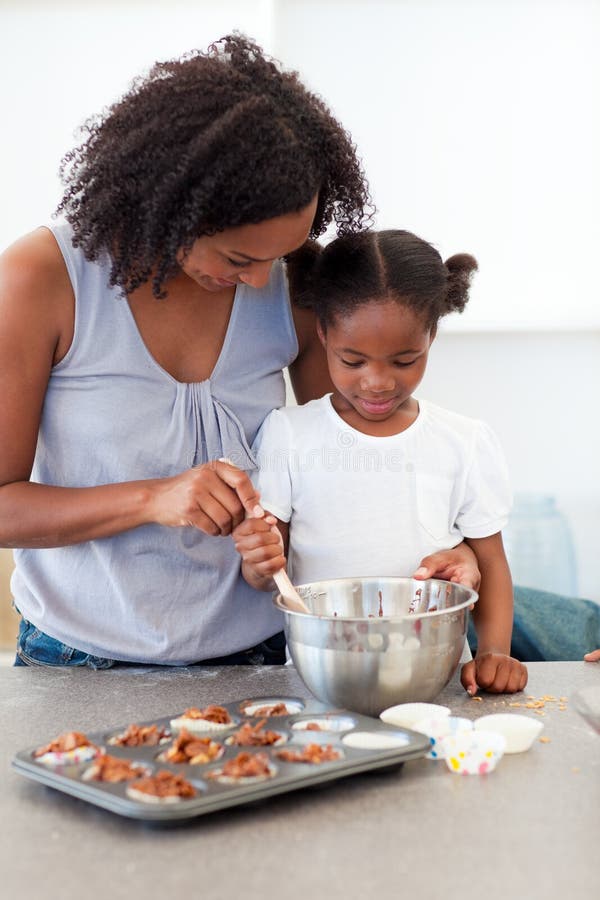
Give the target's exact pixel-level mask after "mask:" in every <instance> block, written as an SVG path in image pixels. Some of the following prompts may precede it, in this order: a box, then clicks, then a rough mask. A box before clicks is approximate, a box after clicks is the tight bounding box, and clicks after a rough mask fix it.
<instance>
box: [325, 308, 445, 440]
mask: <svg viewBox="0 0 600 900" xmlns="http://www.w3.org/2000/svg"><path fill="white" fill-rule="evenodd" d="M318 330H319V337H320V338H321V341H322V343H323V346H324V347H325V350H326V352H327V363H328V366H329V373H330V375H331V380H332V381H333V384H334V386H335V391H334V394H333V398H332V399H333V406H334V408H335V410H336V411H337V412H338V413H339V414H340V415H341V416H342V418H343V419H344V420H345V421H346V422H348V424H349V425H353V426H355V427H356V428H357V429H358V430H362V431H365V432H366V433H367V434H394V433H396V432H399V431H402V430H403V429H404V428H406V427H407V425H408V424H410V422H411V421H413V420H414V418H415V417H416V414H417V412H418V407H417V403H416V401H415V400H413V399H412V393H413V391H414V390H415V389H416V388H417V386H418V384H419V383H420V381H421V379H422V378H423V375H424V374H425V368H426V365H427V357H428V354H429V348H430V346H431V342H432V341H433V338H434V337H435V331H428V330H427V329H426V328H425V326H424V325H423V323H422V321H421V320H420V318H418V317H417V316H416V315H415V313H414V312H413V311H412V310H411V309H410V308H409V307H407V306H402V305H401V304H400V303H398V302H397V301H395V300H385V301H373V302H371V303H366V304H364V305H363V306H359V307H358V309H357V310H356V311H355V312H353V313H352V314H350V315H348V316H344V317H338V318H336V319H335V320H334V322H333V323H332V324H330V325H328V327H327V331H326V332H324V331H323V329H322V328H321V327H320V326H319V328H318ZM367 423H370V424H367ZM365 426H366V427H365Z"/></svg>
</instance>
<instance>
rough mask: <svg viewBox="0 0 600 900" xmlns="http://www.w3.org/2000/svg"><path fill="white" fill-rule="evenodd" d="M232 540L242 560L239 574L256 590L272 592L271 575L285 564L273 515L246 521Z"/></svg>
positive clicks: (237, 529) (283, 567) (236, 529)
mask: <svg viewBox="0 0 600 900" xmlns="http://www.w3.org/2000/svg"><path fill="white" fill-rule="evenodd" d="M232 537H233V541H234V543H235V549H236V550H237V552H238V553H239V554H240V556H241V557H242V574H243V576H244V578H245V579H246V581H247V582H248V584H249V585H250V586H251V587H253V588H256V589H257V590H259V591H270V590H273V587H274V585H273V581H272V576H273V575H274V574H275V572H279V570H280V569H285V567H286V565H287V562H286V558H285V556H284V542H283V537H282V534H281V532H280V530H279V528H278V527H277V519H276V518H275V516H271V515H268V514H267V515H266V516H264V518H248V519H245V520H244V521H243V522H242V523H241V524H240V525H238V526H237V528H235V529H234V532H233V535H232Z"/></svg>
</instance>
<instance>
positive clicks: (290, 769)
mask: <svg viewBox="0 0 600 900" xmlns="http://www.w3.org/2000/svg"><path fill="white" fill-rule="evenodd" d="M216 702H218V701H217V700H215V703H216ZM282 704H283V708H282ZM222 706H223V707H224V708H225V709H226V710H227V712H228V713H229V716H230V717H231V720H232V721H231V724H229V725H228V726H226V727H223V726H221V727H217V728H216V729H215V728H214V727H212V728H211V725H210V723H208V725H207V729H206V730H205V731H202V724H201V723H200V724H198V723H197V722H196V723H194V724H195V728H194V732H193V734H194V736H195V737H204V738H210V739H211V741H215V742H217V743H218V744H220V745H222V749H221V750H220V753H221V755H220V756H219V757H218V758H215V759H212V760H211V761H210V762H207V763H195V764H194V765H191V764H189V763H173V762H165V761H161V760H159V759H158V758H157V757H158V756H159V755H162V754H163V753H165V752H166V751H168V749H169V747H171V746H172V744H173V741H174V739H175V738H176V737H177V734H178V733H179V729H180V728H181V718H182V715H183V712H184V711H183V710H175V711H174V713H173V715H172V716H169V717H163V718H158V719H155V720H153V721H146V722H140V723H135V724H137V725H141V726H146V725H156V726H158V728H159V730H160V729H162V730H164V731H165V732H166V735H167V736H165V737H163V740H162V741H161V742H160V743H159V744H158V745H156V746H152V747H148V746H137V747H127V746H119V745H115V744H113V742H112V741H113V740H114V737H115V735H119V734H122V733H123V732H125V731H126V729H127V727H128V725H127V724H126V725H123V726H121V727H119V726H112V727H109V728H107V729H106V730H105V731H102V732H94V733H89V734H88V735H87V738H88V739H89V741H90V742H91V743H92V744H93V745H95V746H96V747H98V748H99V751H100V752H101V753H105V754H110V756H113V757H118V758H119V759H122V760H126V761H128V762H130V763H132V764H133V765H135V766H137V767H140V769H141V770H142V774H143V775H154V774H156V773H157V772H159V771H162V772H164V771H168V772H170V773H172V774H174V775H180V776H182V777H183V778H184V779H185V780H186V781H187V782H189V784H191V785H192V787H193V789H194V791H195V795H194V796H193V797H189V798H185V799H183V798H182V799H180V798H177V799H176V800H173V799H172V798H171V799H170V800H169V801H168V802H165V800H164V799H161V800H158V799H156V798H151V799H150V801H148V800H147V799H138V797H139V792H134V794H135V796H134V798H132V797H130V796H129V794H128V787H129V789H130V788H131V787H132V786H134V784H135V781H131V780H130V781H128V782H118V783H110V782H104V781H94V780H87V779H88V778H89V774H90V772H89V771H88V770H89V768H90V766H92V765H93V763H94V760H93V759H92V760H90V759H89V758H85V757H86V756H88V755H89V754H83V757H84V758H79V756H78V755H77V754H74V757H75V758H74V759H73V758H67V760H66V761H64V760H59V761H58V762H57V761H54V762H49V761H48V757H46V758H45V761H39V760H38V759H36V758H35V757H34V753H35V751H36V750H37V749H38V748H37V747H33V748H32V747H30V748H28V749H26V750H22V751H20V752H19V753H17V754H16V756H15V758H14V759H13V766H14V768H15V769H16V770H17V771H18V772H19V773H20V774H21V775H24V776H26V777H27V778H32V779H35V780H36V781H40V782H41V783H42V784H45V785H48V786H49V787H53V788H56V789H57V790H60V791H64V792H65V793H67V794H72V795H73V796H74V797H78V798H80V799H81V800H86V801H87V802H88V803H93V804H95V805H96V806H101V807H104V808H105V809H109V810H111V811H112V812H115V813H118V814H119V815H122V816H129V817H131V818H136V819H146V820H154V821H169V820H178V819H187V818H192V817H194V816H200V815H203V814H204V813H209V812H213V811H216V810H221V809H225V808H227V807H229V806H237V805H240V804H243V803H249V802H251V801H253V800H260V799H263V798H265V797H269V796H273V795H275V794H282V793H285V792H286V791H294V790H297V789H298V788H303V787H308V786H310V785H315V784H321V783H324V782H327V781H334V780H335V779H338V778H344V777H346V776H348V775H354V774H357V773H359V772H365V771H369V770H372V769H377V768H384V767H386V766H392V765H399V764H401V763H403V762H404V761H405V760H407V759H413V758H415V757H420V756H424V755H425V753H426V752H427V750H428V749H429V739H428V738H427V737H426V736H425V735H422V734H417V733H415V732H412V731H408V730H406V729H403V728H396V727H394V726H392V725H386V724H385V723H384V722H381V721H380V720H379V719H373V718H370V717H367V716H363V715H359V714H357V713H353V712H348V711H345V710H332V709H330V708H329V707H327V706H325V705H323V704H322V703H318V702H317V701H313V700H302V699H300V698H298V697H275V696H269V697H254V698H252V697H250V698H242V699H241V700H238V701H236V702H233V703H225V704H222ZM270 707H271V708H272V707H275V709H270ZM273 713H279V714H273ZM264 720H266V721H265V723H264V725H263V729H265V730H268V731H273V732H277V733H278V734H279V735H280V738H279V740H278V741H277V743H276V744H274V745H269V746H235V745H232V744H230V743H229V742H228V738H230V737H231V736H232V735H233V734H234V733H235V732H236V731H237V730H238V729H239V728H240V727H241V726H242V725H244V724H245V723H248V724H250V725H258V724H259V723H261V722H263V721H264ZM172 723H173V724H172ZM169 734H170V737H169V736H168V735H169ZM315 744H317V745H319V746H320V747H321V748H323V749H324V750H325V748H329V747H330V748H332V749H333V751H336V752H334V753H332V752H331V750H329V749H327V750H325V756H337V758H335V759H330V760H327V761H323V762H318V763H313V762H296V761H292V762H290V761H287V760H285V759H282V758H281V757H280V756H279V753H280V752H281V751H292V754H297V753H303V752H307V753H308V755H309V756H310V754H311V750H308V751H306V748H307V746H309V745H315ZM240 752H244V753H250V754H257V753H260V754H263V757H262V760H263V762H265V757H266V761H268V769H269V772H270V774H269V775H268V776H267V777H264V776H263V777H258V778H256V777H255V778H246V779H235V778H233V779H231V778H226V777H225V778H223V777H220V776H219V773H220V771H221V769H222V767H223V765H224V764H225V763H226V762H227V761H228V760H232V759H234V758H235V757H236V756H237V755H238V754H239V753H240ZM312 752H313V754H314V752H315V751H314V747H313V748H312ZM86 773H87V774H86Z"/></svg>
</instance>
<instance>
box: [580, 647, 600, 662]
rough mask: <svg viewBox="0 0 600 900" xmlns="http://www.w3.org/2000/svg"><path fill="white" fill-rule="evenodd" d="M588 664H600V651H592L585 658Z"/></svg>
mask: <svg viewBox="0 0 600 900" xmlns="http://www.w3.org/2000/svg"><path fill="white" fill-rule="evenodd" d="M583 658H584V659H585V661H586V662H600V650H592V652H591V653H586V654H585V656H584V657H583Z"/></svg>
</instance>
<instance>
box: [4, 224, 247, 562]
mask: <svg viewBox="0 0 600 900" xmlns="http://www.w3.org/2000/svg"><path fill="white" fill-rule="evenodd" d="M74 308H75V301H74V297H73V291H72V288H71V283H70V280H69V276H68V274H67V270H66V267H65V264H64V261H63V258H62V254H61V253H60V250H59V248H58V246H57V244H56V241H55V239H54V237H53V236H52V234H51V232H50V231H48V230H47V229H39V230H37V231H35V232H33V233H31V234H30V235H27V236H26V237H24V238H22V239H21V240H20V241H18V242H17V243H16V244H14V245H13V246H12V247H9V248H8V250H6V251H5V253H4V254H3V255H2V256H1V257H0V323H1V324H0V389H1V391H2V403H1V404H0V546H4V547H57V546H66V545H69V544H75V543H79V542H81V541H87V540H93V539H96V538H102V537H108V536H110V535H114V534H118V533H120V532H122V531H126V530H128V529H131V528H136V527H137V526H139V525H144V524H147V523H149V522H156V523H158V524H161V525H172V526H178V525H192V526H194V527H196V528H200V529H201V530H203V531H206V532H207V533H208V534H214V535H218V534H229V533H230V532H231V530H232V528H233V527H234V526H235V525H236V524H238V523H239V522H240V521H242V519H243V516H244V507H245V508H246V509H247V510H248V511H249V512H251V511H252V509H253V507H254V506H255V505H256V503H257V499H258V498H257V495H256V492H255V490H254V488H253V487H252V484H251V482H250V480H249V479H248V477H247V476H246V475H245V473H243V472H240V470H239V469H235V468H234V467H231V466H228V465H227V464H224V463H219V462H216V463H210V464H207V465H206V466H201V467H199V468H197V469H191V470H188V471H187V472H183V473H182V474H181V475H178V476H175V477H173V478H168V479H154V480H148V481H133V482H124V483H121V484H110V485H101V486H98V487H91V488H62V487H53V486H49V485H43V484H36V483H32V482H30V480H29V479H30V476H31V470H32V466H33V460H34V457H35V450H36V444H37V438H38V431H39V426H40V418H41V412H42V407H43V403H44V397H45V394H46V389H47V386H48V380H49V378H50V373H51V370H52V367H53V366H54V365H56V364H57V363H58V362H60V360H61V359H62V358H63V357H64V356H65V354H66V352H67V351H68V349H69V347H70V344H71V341H72V337H73V327H74Z"/></svg>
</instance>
